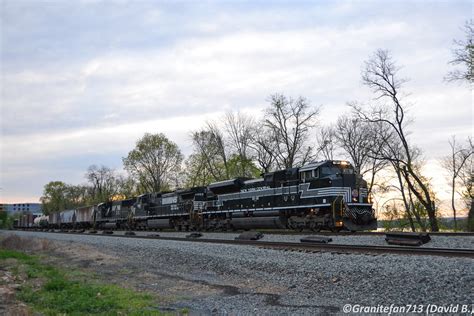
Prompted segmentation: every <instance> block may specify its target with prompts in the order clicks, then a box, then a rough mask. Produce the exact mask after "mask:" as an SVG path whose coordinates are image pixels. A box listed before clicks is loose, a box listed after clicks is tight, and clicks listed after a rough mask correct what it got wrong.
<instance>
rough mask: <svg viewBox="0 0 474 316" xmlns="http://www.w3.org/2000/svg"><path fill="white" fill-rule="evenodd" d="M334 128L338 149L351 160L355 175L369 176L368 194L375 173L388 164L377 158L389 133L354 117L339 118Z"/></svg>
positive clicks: (381, 127)
mask: <svg viewBox="0 0 474 316" xmlns="http://www.w3.org/2000/svg"><path fill="white" fill-rule="evenodd" d="M353 104H354V103H353ZM334 128H335V132H334V137H335V138H336V140H337V143H338V145H339V147H341V148H342V149H343V150H344V151H345V152H346V153H347V154H348V155H349V157H350V158H351V162H352V164H353V165H354V169H355V170H356V173H358V174H360V175H362V176H365V175H367V174H370V181H369V183H368V190H369V193H370V192H371V191H372V187H373V186H374V183H375V177H376V175H377V173H378V172H379V171H381V170H382V169H384V168H385V167H386V166H387V163H388V162H387V161H386V160H383V159H378V158H377V157H378V156H379V154H380V152H382V151H383V150H384V148H383V147H384V144H385V143H386V142H388V141H389V139H390V138H391V137H392V136H391V134H390V131H389V130H388V129H387V128H385V127H384V126H382V125H381V124H375V123H367V122H364V121H363V120H361V119H360V118H359V117H358V116H356V115H350V116H348V115H343V116H341V117H340V118H339V119H338V120H337V122H336V125H335V127H334Z"/></svg>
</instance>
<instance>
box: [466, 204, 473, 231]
mask: <svg viewBox="0 0 474 316" xmlns="http://www.w3.org/2000/svg"><path fill="white" fill-rule="evenodd" d="M467 230H468V231H470V232H474V199H471V208H470V209H469V214H468V216H467Z"/></svg>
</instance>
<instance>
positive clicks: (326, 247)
mask: <svg viewBox="0 0 474 316" xmlns="http://www.w3.org/2000/svg"><path fill="white" fill-rule="evenodd" d="M37 232H41V233H44V234H48V233H52V234H69V235H90V236H98V237H99V236H106V237H112V238H114V237H115V238H138V239H153V240H168V241H181V242H194V243H211V244H226V245H245V246H256V247H260V248H265V249H275V250H284V251H300V252H308V253H318V252H330V253H338V254H354V253H358V254H372V255H383V254H398V255H427V256H443V257H463V258H471V259H474V249H463V248H456V249H451V248H427V247H409V246H367V245H346V244H319V243H296V242H274V241H262V240H228V239H206V238H182V237H161V236H158V235H156V234H150V235H146V236H143V235H140V236H137V235H125V234H123V235H122V234H110V232H109V233H96V234H91V233H88V232H83V233H79V232H61V231H55V232H44V231H37Z"/></svg>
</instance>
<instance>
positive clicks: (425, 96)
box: [0, 1, 472, 196]
mask: <svg viewBox="0 0 474 316" xmlns="http://www.w3.org/2000/svg"><path fill="white" fill-rule="evenodd" d="M420 7H423V10H421V9H420ZM469 12H470V2H467V1H457V2H454V3H449V4H448V3H440V2H429V3H428V4H426V2H411V3H405V2H403V3H398V2H393V3H387V2H384V3H379V2H371V1H364V2H357V3H356V2H347V1H340V2H317V3H299V4H298V5H297V6H295V5H288V4H286V3H283V2H281V3H280V2H277V3H273V4H272V5H268V3H266V2H265V3H258V2H257V3H246V2H242V3H212V2H211V3H204V4H200V3H199V4H198V3H159V4H157V3H154V2H135V3H130V2H126V1H114V2H102V1H82V2H60V1H58V2H48V3H44V2H15V1H7V2H5V4H4V10H3V12H2V22H1V23H2V25H1V26H2V44H3V45H2V48H1V50H2V51H1V53H2V55H1V58H2V71H1V74H0V75H1V86H2V96H1V103H2V105H1V116H2V117H1V121H0V122H1V131H2V140H1V146H2V148H1V149H2V154H1V166H2V167H1V173H2V178H3V180H2V181H3V182H2V185H1V186H5V183H8V187H9V188H12V189H7V190H5V191H3V192H2V193H1V194H2V196H5V195H15V194H17V193H15V192H18V190H20V188H21V185H19V183H20V182H21V181H20V180H18V179H16V178H15V174H21V175H23V176H22V178H24V179H30V180H29V181H31V183H34V185H31V187H28V192H30V193H29V194H30V195H36V196H37V195H38V192H39V191H40V190H41V189H40V188H41V186H42V185H43V184H44V180H45V179H47V177H48V176H51V177H52V176H56V175H60V174H64V179H65V180H66V181H71V182H74V181H81V180H80V178H81V177H82V172H83V170H84V166H87V164H89V163H99V164H100V163H102V161H103V162H104V163H107V164H110V165H111V166H113V167H119V166H120V157H122V156H123V155H125V154H126V153H127V151H128V150H130V149H131V148H132V147H133V145H134V142H135V141H136V139H138V138H139V137H141V136H142V135H143V133H144V132H164V133H166V134H167V135H168V137H169V138H170V139H172V140H174V141H176V142H177V143H178V144H179V145H180V146H181V147H182V149H183V151H184V152H187V153H188V152H189V151H190V142H189V139H188V136H187V135H188V133H189V131H190V130H192V129H195V128H198V127H199V126H200V125H201V124H203V123H204V121H205V120H206V119H208V118H215V117H217V116H218V115H219V114H220V113H223V112H225V111H227V110H230V109H240V110H241V111H244V112H248V111H252V113H253V114H255V115H257V114H258V113H260V111H261V110H262V109H263V108H264V107H265V106H266V104H267V98H268V96H269V95H270V94H272V93H276V92H281V93H285V94H288V95H290V96H293V97H297V96H299V95H302V96H305V97H307V98H308V99H309V100H311V101H312V102H313V104H315V105H320V104H322V105H323V111H322V115H321V118H320V120H321V123H322V124H329V123H330V122H333V121H334V120H335V119H336V118H337V116H338V115H339V114H341V113H342V112H345V111H347V110H348V108H347V106H346V102H348V101H352V100H359V101H370V100H371V99H372V98H373V95H371V93H370V91H369V90H368V89H367V88H365V87H363V86H362V85H361V83H360V70H361V65H362V63H363V61H364V60H365V59H366V58H367V57H368V56H369V54H370V53H372V52H373V51H374V50H375V49H377V48H388V49H390V50H391V51H392V52H393V54H394V56H395V59H396V60H397V63H398V64H400V65H404V66H405V67H404V68H402V69H401V74H402V75H403V76H407V77H410V78H411V81H410V82H409V83H408V84H407V85H406V90H405V91H406V92H407V93H411V95H409V96H408V98H407V101H409V102H410V103H411V104H413V105H412V107H411V109H410V114H412V115H413V116H414V117H415V121H414V123H413V124H412V125H411V127H410V128H411V130H412V131H413V140H414V142H415V143H417V144H419V145H420V146H421V147H422V148H424V149H425V152H426V155H427V156H429V157H434V158H435V157H439V156H440V155H442V153H443V147H442V146H441V145H440V144H441V143H442V142H444V141H445V140H447V139H448V137H449V136H450V135H451V134H452V133H456V134H460V135H467V134H469V129H468V128H469V127H470V126H472V109H471V98H470V95H469V91H468V90H467V89H466V88H465V87H460V86H453V85H447V84H445V83H443V82H442V80H441V79H442V77H443V76H444V75H445V74H446V72H447V71H448V69H449V66H448V65H447V61H448V60H449V58H450V45H451V40H452V38H458V37H459V36H462V31H460V30H459V26H460V25H461V24H462V21H463V19H465V18H467V17H468V16H469V14H468V13H469ZM433 21H436V22H433ZM448 106H449V107H450V108H456V111H449V112H447V111H446V108H447V107H448ZM111 157H114V158H111ZM66 161H68V163H66ZM56 166H60V168H59V169H60V170H61V172H62V173H61V172H58V171H57V170H56V169H57V168H55V167H56ZM40 169H41V170H42V171H41V176H39V175H38V174H37V173H35V172H39V171H38V170H40ZM4 179H7V180H4ZM33 187H36V189H33ZM31 192H34V193H31ZM15 196H18V195H15Z"/></svg>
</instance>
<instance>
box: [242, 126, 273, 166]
mask: <svg viewBox="0 0 474 316" xmlns="http://www.w3.org/2000/svg"><path fill="white" fill-rule="evenodd" d="M249 146H250V148H251V149H252V150H253V152H254V159H255V160H256V162H257V164H258V166H259V167H260V170H261V171H262V172H263V173H266V172H270V171H271V170H272V169H273V167H274V165H275V152H276V146H277V143H276V141H275V140H274V138H273V133H272V131H271V130H270V129H268V128H267V127H266V126H259V127H256V130H255V133H254V134H253V139H252V141H251V142H250V144H249Z"/></svg>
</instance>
